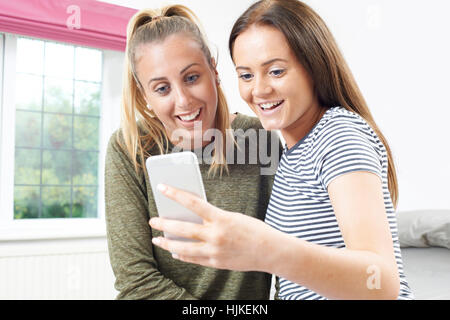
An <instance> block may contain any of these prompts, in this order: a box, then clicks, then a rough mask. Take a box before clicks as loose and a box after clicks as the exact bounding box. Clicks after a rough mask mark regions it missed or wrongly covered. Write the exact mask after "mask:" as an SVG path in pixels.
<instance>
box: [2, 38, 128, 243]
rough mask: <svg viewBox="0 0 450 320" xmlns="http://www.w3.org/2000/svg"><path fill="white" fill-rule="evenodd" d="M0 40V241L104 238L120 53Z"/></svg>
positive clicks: (64, 45) (25, 39)
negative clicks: (107, 163)
mask: <svg viewBox="0 0 450 320" xmlns="http://www.w3.org/2000/svg"><path fill="white" fill-rule="evenodd" d="M0 37H1V38H0V53H2V52H3V55H0V56H1V57H0V69H1V72H2V73H1V75H2V77H1V79H2V82H0V87H2V88H3V90H2V91H1V94H0V98H1V99H0V101H2V103H1V104H0V106H1V109H0V111H1V113H0V115H1V120H2V121H1V122H0V123H1V127H0V129H1V130H0V133H1V134H0V155H1V156H0V169H1V170H0V178H1V184H0V240H1V239H2V238H3V239H11V238H17V239H23V238H27V237H64V236H67V237H69V236H71V235H72V236H73V235H80V234H86V233H90V235H92V234H94V235H103V234H104V232H105V228H104V213H103V211H104V205H103V188H102V183H101V182H102V181H103V172H102V171H103V169H102V168H103V167H104V162H103V159H104V152H105V149H106V144H107V141H108V139H109V137H110V135H111V133H112V132H113V131H114V130H115V129H117V127H118V124H119V119H118V118H119V116H118V115H119V104H120V103H119V99H120V86H121V78H122V77H121V73H122V61H123V52H118V51H110V50H100V49H94V48H87V47H81V46H77V45H71V44H65V43H57V42H53V41H48V40H41V39H32V38H26V37H22V36H15V35H10V34H4V35H2V34H0ZM105 66H107V68H105ZM106 69H108V70H106ZM105 72H106V76H107V77H108V78H107V79H105ZM104 80H105V81H104ZM2 83H3V85H2ZM105 93H106V96H105ZM105 104H107V105H109V106H110V108H109V110H108V112H105V110H104V108H103V106H104V105H105ZM37 230H38V231H37ZM36 234H39V235H36Z"/></svg>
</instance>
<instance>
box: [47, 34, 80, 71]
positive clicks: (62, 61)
mask: <svg viewBox="0 0 450 320" xmlns="http://www.w3.org/2000/svg"><path fill="white" fill-rule="evenodd" d="M73 57H74V47H73V46H69V45H64V44H59V43H51V42H46V43H45V70H44V74H45V75H46V76H51V77H58V78H64V79H73V68H74V65H73V61H74V60H73Z"/></svg>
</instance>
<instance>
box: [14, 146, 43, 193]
mask: <svg viewBox="0 0 450 320" xmlns="http://www.w3.org/2000/svg"><path fill="white" fill-rule="evenodd" d="M14 165H15V169H14V183H15V184H37V185H39V184H40V183H41V151H40V150H33V149H16V154H15V158H14Z"/></svg>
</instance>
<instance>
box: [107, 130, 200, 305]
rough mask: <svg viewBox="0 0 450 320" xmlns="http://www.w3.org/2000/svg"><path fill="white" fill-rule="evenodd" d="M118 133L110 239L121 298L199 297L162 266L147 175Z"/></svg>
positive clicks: (110, 159) (112, 144)
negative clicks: (156, 248) (155, 246)
mask: <svg viewBox="0 0 450 320" xmlns="http://www.w3.org/2000/svg"><path fill="white" fill-rule="evenodd" d="M117 135H118V133H116V134H114V135H113V136H112V137H111V139H110V141H109V144H108V148H107V152H106V161H105V163H106V165H105V208H106V227H107V240H108V249H109V256H110V261H111V266H112V269H113V272H114V275H115V277H116V282H115V288H116V289H117V290H118V291H119V294H118V296H117V299H139V300H142V299H195V297H193V296H192V295H191V294H190V293H188V292H187V291H186V290H185V289H184V288H181V287H179V286H177V285H176V284H175V283H174V282H173V281H172V280H171V279H168V278H166V277H165V276H164V275H163V274H162V273H161V272H160V271H159V270H158V263H157V261H156V260H155V258H154V256H153V247H152V242H151V238H152V235H151V228H150V226H149V224H148V221H149V209H148V208H149V207H148V201H147V195H146V188H145V179H144V176H143V174H141V175H140V176H139V175H136V173H135V170H134V166H133V164H132V162H131V161H130V158H129V156H128V154H127V153H126V152H125V151H123V149H122V148H121V147H120V146H119V144H118V142H117V139H116V137H117Z"/></svg>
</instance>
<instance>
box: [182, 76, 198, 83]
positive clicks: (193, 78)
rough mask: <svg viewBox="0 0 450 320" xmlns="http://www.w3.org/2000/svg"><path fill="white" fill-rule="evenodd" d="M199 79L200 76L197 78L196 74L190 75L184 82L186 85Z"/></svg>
mask: <svg viewBox="0 0 450 320" xmlns="http://www.w3.org/2000/svg"><path fill="white" fill-rule="evenodd" d="M199 77H200V76H199V75H198V74H192V75H189V76H187V77H186V78H185V81H186V82H187V83H194V82H195V81H197V79H198V78H199Z"/></svg>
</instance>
